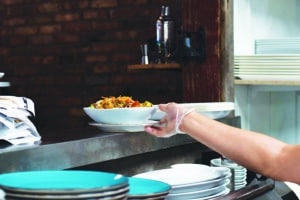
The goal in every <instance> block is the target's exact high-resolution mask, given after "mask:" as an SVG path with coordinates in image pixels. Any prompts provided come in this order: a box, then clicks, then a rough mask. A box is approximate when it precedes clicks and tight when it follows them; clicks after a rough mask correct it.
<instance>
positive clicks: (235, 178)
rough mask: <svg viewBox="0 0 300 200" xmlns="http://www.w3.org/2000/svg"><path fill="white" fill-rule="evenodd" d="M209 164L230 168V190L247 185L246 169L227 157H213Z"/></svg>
mask: <svg viewBox="0 0 300 200" xmlns="http://www.w3.org/2000/svg"><path fill="white" fill-rule="evenodd" d="M210 164H211V166H215V167H227V168H228V169H230V170H231V173H232V177H231V183H230V185H229V187H230V189H231V190H237V189H240V188H243V187H245V186H246V185H247V169H246V168H245V167H243V166H241V165H238V164H237V163H235V162H232V161H229V160H227V159H223V160H222V159H221V158H215V159H212V160H211V161H210Z"/></svg>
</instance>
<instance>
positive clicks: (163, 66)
mask: <svg viewBox="0 0 300 200" xmlns="http://www.w3.org/2000/svg"><path fill="white" fill-rule="evenodd" d="M147 69H157V70H159V69H176V70H180V69H181V67H180V64H179V63H166V64H147V65H145V64H136V65H129V66H128V70H147Z"/></svg>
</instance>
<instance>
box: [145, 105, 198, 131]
mask: <svg viewBox="0 0 300 200" xmlns="http://www.w3.org/2000/svg"><path fill="white" fill-rule="evenodd" d="M158 107H159V109H160V110H161V111H163V112H165V116H164V117H163V118H162V119H161V120H160V125H161V126H145V131H146V132H148V133H150V134H152V135H155V136H157V137H171V136H173V135H175V134H177V133H183V132H182V131H180V130H179V126H180V124H181V122H182V119H183V118H184V117H185V116H186V115H187V114H189V113H190V112H192V111H194V109H188V108H185V107H182V106H180V105H178V104H176V103H168V104H159V105H158Z"/></svg>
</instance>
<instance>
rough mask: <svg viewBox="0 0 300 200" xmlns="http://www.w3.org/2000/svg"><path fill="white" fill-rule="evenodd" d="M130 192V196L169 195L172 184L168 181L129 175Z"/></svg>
mask: <svg viewBox="0 0 300 200" xmlns="http://www.w3.org/2000/svg"><path fill="white" fill-rule="evenodd" d="M128 180H129V194H128V197H129V198H132V197H135V198H136V197H145V196H147V197H150V196H162V195H167V194H168V193H169V191H170V190H171V186H170V185H169V184H167V183H164V182H161V181H156V180H150V179H144V178H135V177H129V178H128Z"/></svg>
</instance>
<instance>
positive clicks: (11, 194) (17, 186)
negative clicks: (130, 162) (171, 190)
mask: <svg viewBox="0 0 300 200" xmlns="http://www.w3.org/2000/svg"><path fill="white" fill-rule="evenodd" d="M0 187H1V189H3V191H4V192H5V194H6V199H7V200H9V199H28V200H30V199H110V200H121V199H122V200H123V199H127V197H128V191H129V184H128V178H127V177H124V176H122V175H120V174H113V173H106V172H95V171H77V170H67V171H63V170H62V171H29V172H15V173H7V174H1V175H0Z"/></svg>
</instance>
